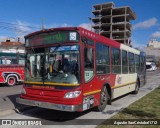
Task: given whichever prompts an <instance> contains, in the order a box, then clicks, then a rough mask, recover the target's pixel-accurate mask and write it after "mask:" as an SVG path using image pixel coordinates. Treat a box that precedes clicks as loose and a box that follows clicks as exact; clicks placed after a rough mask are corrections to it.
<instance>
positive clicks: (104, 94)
mask: <svg viewBox="0 0 160 128" xmlns="http://www.w3.org/2000/svg"><path fill="white" fill-rule="evenodd" d="M106 100H107V95H106V88H104V90H103V92H102V94H101V105H103V104H104V103H105V102H106Z"/></svg>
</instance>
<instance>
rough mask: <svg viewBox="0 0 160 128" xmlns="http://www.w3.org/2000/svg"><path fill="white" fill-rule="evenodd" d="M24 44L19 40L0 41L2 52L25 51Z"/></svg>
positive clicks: (0, 50)
mask: <svg viewBox="0 0 160 128" xmlns="http://www.w3.org/2000/svg"><path fill="white" fill-rule="evenodd" d="M24 49H25V48H24V44H23V43H21V42H18V41H11V40H6V41H4V42H0V52H20V53H24Z"/></svg>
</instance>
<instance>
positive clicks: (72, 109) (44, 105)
mask: <svg viewBox="0 0 160 128" xmlns="http://www.w3.org/2000/svg"><path fill="white" fill-rule="evenodd" d="M16 102H17V103H20V104H24V105H29V106H37V107H42V108H48V109H54V110H60V111H69V112H75V111H80V110H81V108H82V105H63V104H54V103H49V102H43V101H34V100H28V99H22V98H17V99H16Z"/></svg>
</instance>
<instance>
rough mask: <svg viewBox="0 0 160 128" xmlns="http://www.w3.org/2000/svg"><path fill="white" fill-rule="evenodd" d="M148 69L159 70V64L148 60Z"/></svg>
mask: <svg viewBox="0 0 160 128" xmlns="http://www.w3.org/2000/svg"><path fill="white" fill-rule="evenodd" d="M146 69H147V70H148V71H155V70H157V66H156V64H155V63H154V62H146Z"/></svg>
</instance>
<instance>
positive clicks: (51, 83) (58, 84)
mask: <svg viewBox="0 0 160 128" xmlns="http://www.w3.org/2000/svg"><path fill="white" fill-rule="evenodd" d="M24 83H25V84H41V85H42V84H43V82H29V81H27V82H24ZM44 85H55V86H79V84H67V83H53V82H44Z"/></svg>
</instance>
